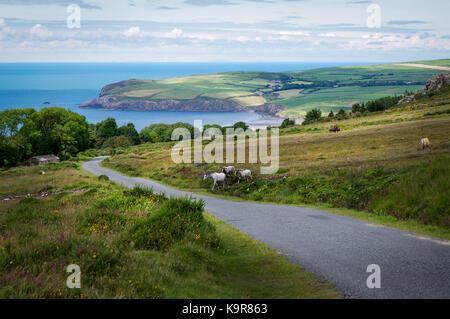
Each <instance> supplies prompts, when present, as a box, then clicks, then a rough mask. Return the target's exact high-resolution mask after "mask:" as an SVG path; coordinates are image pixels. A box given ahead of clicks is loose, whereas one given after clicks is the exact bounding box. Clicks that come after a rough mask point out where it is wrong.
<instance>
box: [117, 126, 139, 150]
mask: <svg viewBox="0 0 450 319" xmlns="http://www.w3.org/2000/svg"><path fill="white" fill-rule="evenodd" d="M118 135H119V136H120V135H123V136H126V137H127V138H128V139H129V140H130V141H131V142H132V143H133V145H138V144H141V139H140V137H139V133H138V132H137V131H136V128H135V127H134V124H133V123H128V124H127V125H123V126H121V127H120V128H119V129H118Z"/></svg>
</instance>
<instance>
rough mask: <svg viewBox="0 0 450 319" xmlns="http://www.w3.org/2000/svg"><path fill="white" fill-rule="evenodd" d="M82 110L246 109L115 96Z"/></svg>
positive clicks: (218, 103) (204, 102)
mask: <svg viewBox="0 0 450 319" xmlns="http://www.w3.org/2000/svg"><path fill="white" fill-rule="evenodd" d="M80 107H82V108H92V109H104V110H128V111H204V112H238V111H245V110H247V109H246V108H244V107H242V106H241V105H240V104H238V103H236V102H234V101H231V100H218V99H207V98H199V99H192V100H173V99H166V100H145V99H123V98H118V97H115V96H108V95H106V96H101V97H99V98H98V99H95V100H92V101H89V102H86V103H83V104H81V105H80Z"/></svg>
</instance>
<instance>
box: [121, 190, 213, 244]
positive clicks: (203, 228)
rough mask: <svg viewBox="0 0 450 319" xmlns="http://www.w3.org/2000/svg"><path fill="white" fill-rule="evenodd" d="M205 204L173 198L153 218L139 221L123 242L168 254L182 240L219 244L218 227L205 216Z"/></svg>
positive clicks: (189, 199)
mask: <svg viewBox="0 0 450 319" xmlns="http://www.w3.org/2000/svg"><path fill="white" fill-rule="evenodd" d="M203 209H204V202H203V201H202V200H200V201H197V200H194V199H192V198H187V197H186V198H170V199H168V200H166V201H165V202H163V203H162V204H161V205H160V206H159V207H158V209H157V210H156V211H155V212H154V213H152V214H151V215H149V216H147V217H145V218H142V219H139V220H137V221H136V223H135V224H134V225H132V227H130V229H129V230H128V232H127V234H126V236H125V237H124V238H123V241H125V242H132V243H133V245H134V246H135V247H136V248H139V249H156V250H164V249H167V248H169V247H171V246H172V245H173V244H174V243H176V242H178V241H180V240H182V239H190V240H194V241H199V242H202V243H203V244H206V245H209V246H211V245H215V244H217V241H216V237H215V230H214V227H213V226H212V225H211V224H210V223H209V222H207V221H206V220H205V218H204V216H203Z"/></svg>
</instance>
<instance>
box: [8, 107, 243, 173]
mask: <svg viewBox="0 0 450 319" xmlns="http://www.w3.org/2000/svg"><path fill="white" fill-rule="evenodd" d="M180 127H182V128H187V129H188V130H189V131H190V133H191V136H194V133H195V130H196V129H195V128H194V126H192V125H191V124H188V123H182V122H179V123H175V124H151V125H149V126H147V127H145V128H143V129H142V130H141V131H140V132H139V133H138V131H137V130H136V128H135V126H134V124H133V123H128V124H125V125H122V126H120V127H119V126H118V125H117V122H116V120H115V119H114V118H107V119H106V120H104V121H101V122H99V123H97V124H89V123H88V122H87V121H86V118H85V117H84V116H82V115H79V114H77V113H75V112H72V111H69V110H66V109H64V108H60V107H48V108H43V109H42V110H40V111H36V110H35V109H33V108H24V109H13V110H5V111H2V112H0V167H12V166H15V165H17V164H18V163H21V162H24V161H25V160H27V159H29V158H30V157H32V156H37V155H46V154H55V155H57V156H58V157H60V158H61V159H63V160H64V159H69V158H70V157H72V156H75V155H77V154H78V153H79V152H82V151H85V150H87V149H90V148H95V149H104V148H112V149H115V148H125V147H129V146H133V145H139V144H141V143H157V142H169V141H171V137H172V132H173V130H175V129H176V128H180ZM212 127H215V128H219V129H220V130H221V131H222V132H225V130H226V127H221V126H219V125H205V126H204V128H203V130H204V131H205V130H207V129H209V128H212ZM232 127H233V128H243V129H244V130H245V129H247V128H248V126H247V125H246V124H245V123H244V122H238V123H236V124H234V125H233V126H232Z"/></svg>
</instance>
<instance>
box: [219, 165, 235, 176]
mask: <svg viewBox="0 0 450 319" xmlns="http://www.w3.org/2000/svg"><path fill="white" fill-rule="evenodd" d="M222 173H225V174H227V175H231V174H232V173H234V175H236V170H235V169H234V166H227V167H224V168H222Z"/></svg>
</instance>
